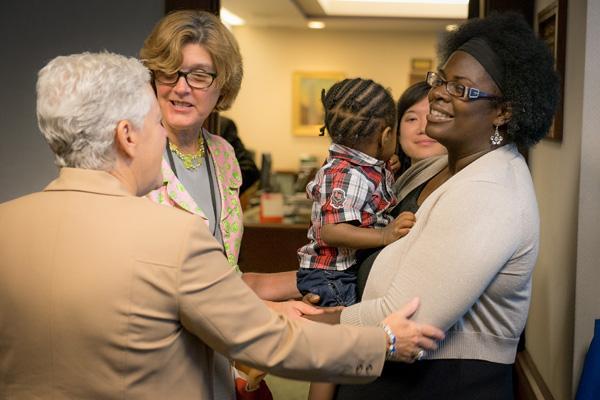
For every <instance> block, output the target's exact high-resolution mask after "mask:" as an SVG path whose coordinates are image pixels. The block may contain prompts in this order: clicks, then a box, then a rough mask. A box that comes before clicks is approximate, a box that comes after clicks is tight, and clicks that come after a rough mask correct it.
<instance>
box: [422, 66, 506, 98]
mask: <svg viewBox="0 0 600 400" xmlns="http://www.w3.org/2000/svg"><path fill="white" fill-rule="evenodd" d="M427 84H428V85H429V86H431V87H432V88H436V87H438V86H442V85H444V86H445V87H446V91H447V92H448V94H450V95H452V96H454V97H458V98H459V99H463V100H467V101H472V100H477V99H486V100H493V99H499V98H500V97H499V96H495V95H493V94H489V93H485V92H482V91H481V90H479V89H477V88H473V87H468V86H465V85H461V84H460V83H458V82H453V81H447V80H445V79H444V78H442V77H441V76H439V75H438V74H437V73H435V72H428V73H427Z"/></svg>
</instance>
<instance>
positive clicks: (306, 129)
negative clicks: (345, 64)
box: [292, 72, 345, 136]
mask: <svg viewBox="0 0 600 400" xmlns="http://www.w3.org/2000/svg"><path fill="white" fill-rule="evenodd" d="M344 76H345V75H344V74H343V73H342V72H294V74H293V79H292V80H293V82H292V132H293V134H294V135H297V136H318V135H319V133H320V132H319V129H320V128H321V126H323V117H324V111H323V104H322V103H321V91H322V90H325V91H327V90H329V88H330V87H331V86H332V85H333V84H334V83H336V82H337V81H340V80H342V79H344Z"/></svg>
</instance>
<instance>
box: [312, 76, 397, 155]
mask: <svg viewBox="0 0 600 400" xmlns="http://www.w3.org/2000/svg"><path fill="white" fill-rule="evenodd" d="M321 101H322V102H323V108H324V110H325V125H324V127H323V128H321V133H324V130H325V128H326V129H327V131H328V132H329V136H331V140H332V141H333V142H334V143H337V144H342V145H344V146H348V147H352V148H354V147H356V146H357V145H359V144H361V143H363V142H364V141H365V140H366V139H367V138H370V137H371V136H372V135H375V134H377V133H379V132H382V131H383V130H384V129H385V128H386V127H388V126H389V127H391V128H394V127H395V125H396V107H395V104H394V99H393V97H392V95H391V94H390V92H389V91H388V90H387V89H385V88H384V87H383V86H381V85H380V84H378V83H376V82H374V81H372V80H371V79H362V78H354V79H344V80H343V81H340V82H337V83H335V84H334V85H333V86H332V87H331V88H330V89H329V90H328V91H327V93H325V90H323V91H322V92H321Z"/></svg>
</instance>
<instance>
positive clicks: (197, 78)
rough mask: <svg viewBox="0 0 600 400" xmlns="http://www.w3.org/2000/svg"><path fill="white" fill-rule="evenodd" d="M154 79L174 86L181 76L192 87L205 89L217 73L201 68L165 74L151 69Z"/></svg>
mask: <svg viewBox="0 0 600 400" xmlns="http://www.w3.org/2000/svg"><path fill="white" fill-rule="evenodd" d="M152 73H153V74H154V79H156V81H157V82H158V83H161V84H163V85H168V86H175V85H176V84H177V81H179V78H180V77H182V76H183V78H184V79H185V81H186V82H187V84H188V85H189V86H190V87H191V88H194V89H206V88H208V87H210V85H212V84H213V82H214V80H215V78H216V77H217V74H216V73H214V72H206V71H202V70H194V71H189V72H183V71H177V72H174V73H172V74H167V73H166V72H163V71H153V72H152Z"/></svg>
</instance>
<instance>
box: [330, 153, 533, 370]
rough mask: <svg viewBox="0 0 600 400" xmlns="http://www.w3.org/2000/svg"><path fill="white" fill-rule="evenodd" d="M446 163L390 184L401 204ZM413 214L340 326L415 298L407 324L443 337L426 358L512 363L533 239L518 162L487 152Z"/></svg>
mask: <svg viewBox="0 0 600 400" xmlns="http://www.w3.org/2000/svg"><path fill="white" fill-rule="evenodd" d="M446 165H447V157H446V156H442V157H438V158H435V159H428V160H424V161H421V162H420V163H417V164H416V165H414V166H413V167H411V169H409V170H408V171H407V172H406V173H405V174H404V175H402V177H401V178H400V179H399V180H398V182H397V183H396V189H397V191H398V193H399V198H400V199H402V198H403V197H404V196H406V194H408V193H409V192H410V191H411V190H412V189H413V188H415V187H417V186H418V185H420V184H422V183H423V182H425V181H427V180H428V179H430V178H431V177H433V176H434V175H435V174H436V173H437V172H439V171H440V170H441V169H443V168H444V167H445V166H446ZM416 217H417V223H416V224H415V226H414V227H413V228H412V230H411V231H410V233H409V234H408V235H407V236H405V237H404V238H402V239H400V240H398V241H396V242H394V243H392V244H390V245H389V246H387V247H386V248H385V249H384V250H383V251H382V252H381V253H380V255H379V256H378V257H377V259H376V260H375V263H374V264H373V268H372V270H371V273H370V275H369V279H368V281H367V285H366V288H365V291H364V295H363V301H362V302H361V303H358V304H355V305H353V306H351V307H348V308H346V309H345V310H344V311H343V312H342V323H345V324H352V325H377V324H378V323H379V322H380V321H381V320H382V319H384V318H385V316H386V315H388V314H389V313H391V312H393V311H395V310H397V309H398V308H400V307H401V306H402V305H403V304H405V303H406V302H407V301H409V300H410V299H411V298H413V297H415V296H418V297H420V298H421V306H420V308H419V310H418V311H417V313H416V314H415V316H414V317H413V319H414V320H416V321H419V322H425V323H430V324H433V325H436V326H439V327H440V328H442V329H444V330H445V331H446V339H445V340H444V341H443V342H441V343H440V346H439V349H438V350H437V351H433V352H430V353H428V354H426V356H425V358H428V359H456V358H459V359H477V360H487V361H491V362H497V363H504V364H509V363H513V362H514V360H515V354H516V347H517V343H518V340H519V336H520V334H521V332H522V330H523V328H524V326H525V321H526V318H527V312H528V310H529V300H530V295H531V273H532V270H533V267H534V264H535V262H536V258H537V254H538V242H539V217H538V209H537V201H536V198H535V193H534V189H533V183H532V181H531V176H530V173H529V170H528V168H527V165H526V164H525V161H524V159H523V157H522V156H521V155H520V154H519V153H518V151H517V150H516V147H515V146H514V145H506V146H503V147H501V148H499V149H496V150H494V151H492V152H490V153H487V154H485V155H484V156H482V157H481V158H479V159H477V160H476V161H474V162H473V163H471V164H470V165H468V166H467V167H465V168H464V169H462V170H461V171H460V172H459V173H457V174H455V175H454V176H453V177H451V178H450V179H449V180H448V181H446V182H445V183H444V184H443V185H442V186H440V187H439V188H438V189H437V190H435V191H434V192H433V193H432V194H430V195H429V197H428V198H427V199H426V200H425V201H424V202H423V204H422V205H421V207H420V208H419V211H418V212H417V214H416Z"/></svg>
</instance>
